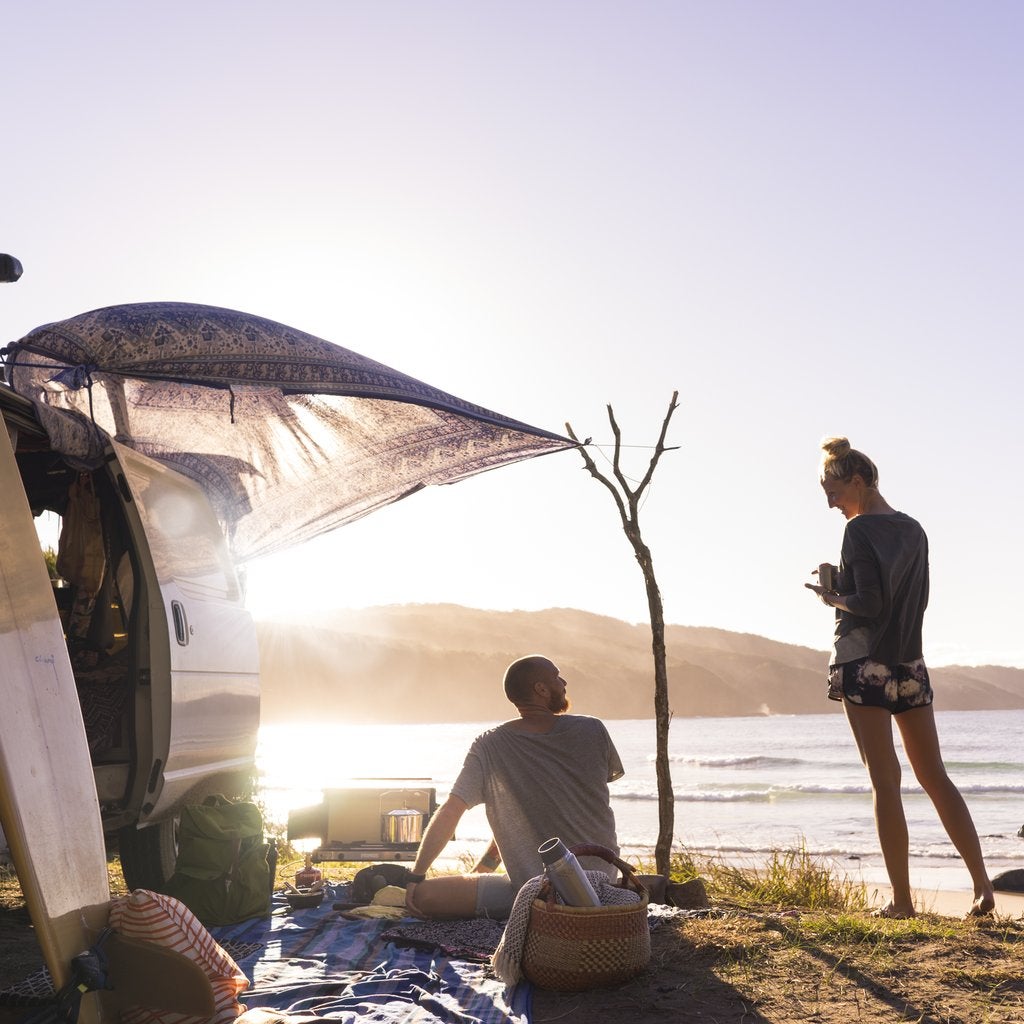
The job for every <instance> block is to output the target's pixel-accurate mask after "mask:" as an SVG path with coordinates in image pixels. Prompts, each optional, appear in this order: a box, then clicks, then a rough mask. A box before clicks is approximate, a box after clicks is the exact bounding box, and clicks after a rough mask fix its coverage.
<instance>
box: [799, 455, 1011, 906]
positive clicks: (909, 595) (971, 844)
mask: <svg viewBox="0 0 1024 1024" xmlns="http://www.w3.org/2000/svg"><path fill="white" fill-rule="evenodd" d="M821 447H822V449H823V452H824V455H823V456H822V461H821V486H822V487H823V488H824V491H825V497H826V498H827V499H828V507H829V508H837V509H839V511H840V512H841V513H842V514H843V516H844V518H845V519H846V521H847V522H846V530H845V532H844V534H843V548H842V556H841V559H840V564H839V567H838V570H835V567H834V566H828V565H823V566H821V567H820V571H821V578H820V579H819V583H818V585H814V584H810V583H808V584H806V585H807V586H808V587H810V589H811V590H813V591H814V592H815V593H816V594H818V595H819V596H820V597H821V600H822V601H824V603H825V604H827V605H829V607H831V608H835V609H836V633H835V645H834V650H835V653H834V656H833V658H832V664H831V666H830V668H829V694H828V695H829V697H830V698H831V699H832V700H841V701H842V702H843V707H844V709H845V711H846V718H847V721H848V722H849V723H850V728H851V729H852V731H853V736H854V739H855V740H856V741H857V748H858V750H859V751H860V756H861V760H862V761H863V762H864V767H865V768H867V771H868V775H869V777H870V779H871V788H872V791H873V794H874V806H875V825H876V827H877V829H878V839H879V842H880V844H881V847H882V856H883V858H884V860H885V868H886V872H887V873H888V875H889V882H890V883H891V885H892V900H891V901H890V902H889V903H888V904H887V905H886V906H884V907H883V908H882V909H880V910H878V911H876V914H877V915H878V916H879V917H894V918H903V917H913V916H914V914H915V909H914V901H913V897H912V895H911V891H910V864H909V857H910V854H909V838H908V835H907V820H906V816H905V814H904V811H903V799H902V796H901V794H900V764H899V759H898V758H897V755H896V750H895V746H894V744H893V735H892V719H893V718H895V720H896V724H897V726H898V727H899V730H900V736H901V738H902V740H903V749H904V750H905V751H906V754H907V759H908V760H909V761H910V765H911V767H912V768H913V770H914V775H915V776H917V781H918V782H920V784H921V786H922V788H923V789H924V791H925V792H926V793H927V794H928V796H929V798H930V799H931V801H932V803H933V804H934V805H935V809H936V811H937V812H938V815H939V820H940V821H941V822H942V825H943V827H944V828H945V830H946V832H947V833H948V835H949V838H950V840H951V841H952V843H953V845H954V846H955V847H956V849H957V851H958V852H959V854H960V856H961V857H962V858H963V861H964V864H965V865H966V867H967V870H968V871H969V872H970V874H971V878H972V880H973V882H974V902H973V903H972V905H971V909H970V911H969V914H973V915H982V914H989V913H991V912H992V910H993V908H994V907H995V896H994V891H993V889H992V883H991V881H989V877H988V874H987V872H986V870H985V862H984V860H983V858H982V854H981V843H980V842H979V840H978V833H977V830H976V829H975V827H974V822H973V821H972V820H971V814H970V811H969V810H968V809H967V805H966V804H965V803H964V799H963V797H962V796H961V795H960V791H959V790H958V789H957V788H956V786H955V785H954V784H953V782H952V781H951V780H950V778H949V776H948V775H947V774H946V768H945V765H944V764H943V763H942V755H941V753H940V751H939V739H938V735H937V733H936V731H935V716H934V712H933V710H932V688H931V683H930V681H929V679H928V669H927V668H926V667H925V664H924V658H923V656H922V647H921V626H922V623H923V620H924V610H925V607H926V606H927V604H928V538H927V537H926V536H925V533H924V530H923V529H921V526H920V524H919V523H917V522H916V521H915V520H913V519H911V518H910V516H908V515H905V514H904V513H903V512H897V511H895V509H893V508H892V507H890V505H889V503H888V502H887V501H886V500H885V499H884V498H883V497H882V495H881V494H880V493H879V491H878V470H877V469H876V468H875V464H874V463H873V462H872V461H871V460H870V459H869V458H868V457H867V456H866V455H864V454H863V453H862V452H859V451H857V450H855V449H853V448H851V447H850V442H849V441H848V440H847V439H846V438H845V437H830V438H827V439H826V440H824V441H823V442H822V444H821ZM830 570H834V572H832V573H830ZM830 574H831V575H832V576H833V579H832V580H831V581H830V580H829V579H828V578H827V577H828V575H830Z"/></svg>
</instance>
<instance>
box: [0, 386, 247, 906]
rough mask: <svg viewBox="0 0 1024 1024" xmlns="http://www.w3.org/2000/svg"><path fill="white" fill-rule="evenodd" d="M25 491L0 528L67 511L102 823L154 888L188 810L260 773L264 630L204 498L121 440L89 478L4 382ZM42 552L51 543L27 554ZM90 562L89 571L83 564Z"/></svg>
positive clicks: (142, 881)
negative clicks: (259, 630) (260, 637)
mask: <svg viewBox="0 0 1024 1024" xmlns="http://www.w3.org/2000/svg"><path fill="white" fill-rule="evenodd" d="M0 411H2V414H3V420H4V426H5V427H6V430H5V434H6V437H3V438H0V443H3V444H6V443H7V439H8V438H9V439H10V442H11V445H12V448H13V449H14V452H15V456H16V459H17V464H18V470H19V473H20V476H21V480H22V484H23V487H24V497H22V496H20V495H13V494H0V523H7V522H9V521H10V519H11V516H13V515H24V511H23V509H24V499H25V498H27V500H28V505H29V507H30V508H31V510H32V514H33V515H35V516H38V515H41V514H42V513H43V512H45V511H50V512H53V513H56V514H57V515H59V516H62V517H63V526H62V544H61V547H62V551H61V561H62V563H64V564H66V565H68V566H73V567H75V568H74V570H73V571H71V572H69V575H72V576H75V575H77V576H79V579H78V580H77V581H76V580H75V579H70V580H63V579H59V578H54V579H53V580H52V583H53V596H54V614H55V615H59V616H60V619H61V624H62V626H63V630H64V634H65V637H66V639H67V645H68V654H69V656H70V659H71V664H72V667H73V669H74V674H75V682H76V688H77V692H78V699H79V703H80V705H81V709H82V717H83V720H84V723H85V728H86V735H87V738H88V743H89V750H90V754H91V758H92V765H93V772H94V775H95V780H96V792H97V795H98V798H99V804H100V809H101V814H102V818H103V824H104V830H105V832H106V833H107V834H108V835H110V836H115V835H116V837H117V841H118V845H119V849H120V856H121V863H122V867H123V869H124V875H125V880H126V882H127V883H128V885H129V886H130V887H132V888H136V887H143V888H159V887H160V886H161V884H162V883H163V882H164V881H165V880H166V879H167V878H168V877H169V876H170V874H171V872H172V870H173V866H174V857H175V842H174V824H175V820H176V817H177V814H178V812H179V810H180V809H181V807H182V806H183V805H184V804H186V803H194V802H196V801H198V800H201V799H202V797H203V796H205V795H206V794H208V793H212V792H217V793H224V794H225V795H228V796H237V795H240V794H242V793H245V792H247V791H248V789H249V787H250V786H251V783H252V779H253V773H254V754H255V746H256V733H257V729H258V726H259V666H258V655H257V645H256V635H255V627H254V625H253V622H252V618H251V616H250V615H249V614H248V612H247V611H246V610H245V607H244V604H243V595H242V592H241V589H240V586H239V581H238V577H237V575H236V573H235V570H234V567H233V565H232V562H231V559H230V557H229V555H228V551H227V547H226V543H225V539H224V535H223V531H222V528H221V525H220V524H219V522H218V520H217V518H216V516H215V515H214V513H213V510H212V508H211V506H210V503H209V501H208V499H207V497H206V495H205V494H204V493H203V491H202V490H201V489H200V488H199V487H198V486H197V485H196V484H195V483H194V482H193V481H191V480H189V479H187V478H186V477H184V476H182V475H181V474H179V473H177V472H175V471H174V470H173V469H170V468H169V467H167V466H166V465H164V464H162V463H158V462H155V461H154V460H152V459H149V458H146V457H145V456H143V455H140V454H139V453H137V452H135V451H133V450H131V449H129V448H126V447H124V446H122V445H120V444H117V443H116V442H113V441H111V442H110V444H109V447H108V449H107V451H106V457H105V460H104V463H103V465H102V466H101V468H99V469H96V470H93V471H91V472H81V471H79V470H78V469H76V468H74V467H72V466H71V465H69V464H68V462H67V461H66V460H65V459H64V458H63V457H62V456H61V455H60V454H58V453H57V452H55V451H54V450H53V449H52V447H51V446H50V444H49V441H48V438H47V435H46V432H45V431H44V430H43V429H42V427H41V426H40V424H39V421H38V419H37V417H36V415H35V412H34V407H33V405H32V403H31V402H29V401H27V400H25V399H24V398H22V397H20V396H19V395H16V394H15V393H14V392H13V391H11V390H10V389H9V388H7V387H4V386H2V385H0ZM20 555H21V556H22V557H24V558H25V559H26V560H29V559H36V560H38V559H42V558H43V557H44V556H43V552H42V550H41V549H36V550H29V551H24V552H20ZM83 566H84V568H83Z"/></svg>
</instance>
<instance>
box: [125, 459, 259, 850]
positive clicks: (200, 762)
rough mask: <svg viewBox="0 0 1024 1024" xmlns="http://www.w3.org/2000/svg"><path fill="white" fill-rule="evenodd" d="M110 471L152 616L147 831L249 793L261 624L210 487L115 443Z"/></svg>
mask: <svg viewBox="0 0 1024 1024" xmlns="http://www.w3.org/2000/svg"><path fill="white" fill-rule="evenodd" d="M108 470H109V472H110V473H111V475H112V477H113V483H114V484H115V488H114V489H115V491H116V493H117V495H118V496H119V498H120V500H121V503H122V507H123V511H124V519H125V522H126V524H127V528H128V532H129V533H130V535H131V540H132V544H131V546H132V548H133V550H134V552H135V554H136V560H137V567H136V573H137V583H138V584H139V585H137V586H136V587H135V588H134V592H135V593H136V594H138V595H139V596H140V597H141V598H142V599H143V600H144V601H145V608H144V609H139V610H138V614H144V616H145V620H146V621H147V622H148V628H147V629H145V631H144V632H145V633H146V639H147V641H148V651H147V652H146V660H147V662H148V670H147V672H146V674H145V675H144V676H143V678H142V679H141V682H142V683H143V684H144V685H140V686H138V687H137V689H136V695H135V712H134V714H135V743H136V758H135V761H136V773H135V777H134V780H133V783H132V785H133V789H132V793H131V795H130V797H129V799H128V804H129V806H133V807H138V808H140V811H139V817H138V822H139V825H140V826H144V825H147V824H148V823H149V822H153V821H167V820H169V819H172V818H173V817H174V816H175V815H176V812H177V811H178V810H179V809H180V807H181V806H182V805H183V804H184V803H185V802H186V801H187V802H196V801H197V799H201V798H202V796H203V795H205V794H207V793H210V792H217V791H223V792H226V793H229V794H231V793H239V792H242V791H244V789H245V785H246V783H247V782H248V781H249V775H250V773H251V771H252V764H253V757H254V753H255V741H256V731H257V728H258V726H259V664H258V653H257V643H256V630H255V626H254V624H253V621H252V617H251V616H250V615H249V613H248V612H247V611H246V610H245V607H244V605H243V595H242V592H241V588H240V586H239V582H238V577H237V575H236V573H235V570H234V566H233V564H232V561H231V558H230V556H229V554H228V550H227V545H226V542H225V540H224V532H223V528H222V526H221V524H220V523H219V522H218V520H217V518H216V516H215V515H214V513H213V509H212V508H211V506H210V502H209V500H208V499H207V497H206V495H205V494H204V492H203V490H202V489H201V488H200V487H199V486H198V485H197V484H196V483H194V482H193V481H192V480H189V479H188V478H187V477H185V476H183V475H182V474H180V473H178V472H176V471H174V470H172V469H170V468H169V467H167V466H165V465H163V464H162V463H159V462H156V461H155V460H153V459H150V458H147V457H146V456H144V455H140V454H139V453H138V452H135V451H132V449H130V448H126V447H125V446H124V445H120V444H118V443H117V442H111V448H110V452H109V456H108ZM197 788H198V791H197ZM145 831H147V832H148V831H149V829H145ZM123 835H124V833H122V836H123ZM138 838H139V840H140V841H142V842H145V841H146V840H152V841H156V840H157V837H156V836H155V835H154V836H139V837H138ZM129 843H130V840H129ZM166 866H167V865H164V868H165V869H166Z"/></svg>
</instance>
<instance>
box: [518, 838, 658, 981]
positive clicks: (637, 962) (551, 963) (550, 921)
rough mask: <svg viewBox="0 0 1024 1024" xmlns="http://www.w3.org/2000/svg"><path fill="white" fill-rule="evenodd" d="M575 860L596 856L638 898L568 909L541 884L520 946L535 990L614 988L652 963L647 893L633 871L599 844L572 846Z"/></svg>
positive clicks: (548, 886) (523, 962)
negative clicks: (619, 875) (612, 868)
mask: <svg viewBox="0 0 1024 1024" xmlns="http://www.w3.org/2000/svg"><path fill="white" fill-rule="evenodd" d="M572 852H573V853H574V854H575V855H576V856H577V857H601V858H603V859H604V860H606V861H608V863H609V864H614V865H615V866H616V867H617V868H618V869H619V871H621V872H622V881H621V882H620V883H619V884H620V886H621V887H622V888H624V889H632V890H633V891H634V892H636V893H638V894H639V896H640V900H639V902H637V903H630V904H627V905H625V906H610V907H567V906H564V905H563V904H561V903H556V902H555V894H554V890H553V889H552V887H551V884H550V882H545V884H544V886H543V887H542V888H541V891H540V893H539V895H538V897H537V899H535V900H534V901H533V906H532V907H531V908H530V925H529V928H528V929H527V932H526V941H525V943H524V945H523V959H522V971H523V975H524V977H525V978H526V979H527V980H528V981H531V982H532V983H533V984H534V985H536V986H537V987H538V988H545V989H554V990H556V991H561V992H581V991H583V990H584V989H588V988H601V987H602V986H605V985H617V984H619V983H620V982H623V981H628V980H629V979H630V978H632V977H634V975H637V974H639V973H640V972H641V971H642V970H643V969H644V968H645V967H646V966H647V962H648V961H649V960H650V959H651V933H650V931H649V929H648V927H647V901H648V895H647V890H646V889H645V888H644V887H643V885H642V884H641V883H640V882H639V881H638V880H637V878H636V875H635V874H634V872H633V869H632V868H631V867H630V866H629V865H628V864H626V863H625V862H624V861H621V860H619V858H618V857H616V856H615V854H613V853H612V851H611V850H609V849H607V848H606V847H604V846H591V845H585V846H574V847H572Z"/></svg>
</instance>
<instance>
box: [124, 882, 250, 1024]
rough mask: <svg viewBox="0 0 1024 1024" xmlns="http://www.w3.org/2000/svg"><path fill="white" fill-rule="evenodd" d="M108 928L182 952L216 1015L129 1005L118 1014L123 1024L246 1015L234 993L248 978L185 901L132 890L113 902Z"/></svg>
mask: <svg viewBox="0 0 1024 1024" xmlns="http://www.w3.org/2000/svg"><path fill="white" fill-rule="evenodd" d="M110 927H111V928H113V929H114V931H116V932H119V933H120V934H121V935H126V936H128V937H129V938H132V939H143V940H145V941H146V942H152V943H154V944H156V945H158V946H166V947H168V948H169V949H173V950H176V951H177V952H179V953H182V954H184V955H185V956H187V957H188V958H189V959H190V960H194V961H195V962H196V963H197V964H199V966H200V967H202V969H203V973H204V974H205V975H206V976H207V977H208V978H209V979H210V985H211V987H212V988H213V1003H214V1011H213V1016H212V1017H210V1018H209V1019H208V1020H207V1019H206V1018H204V1017H193V1016H190V1015H188V1014H184V1013H168V1012H164V1011H160V1010H151V1009H148V1008H146V1007H142V1006H128V1007H125V1008H124V1009H123V1010H122V1011H121V1021H122V1022H123V1024H232V1022H233V1021H234V1020H235V1018H236V1017H238V1016H239V1015H240V1014H242V1013H244V1012H245V1007H244V1006H243V1005H242V1004H241V1003H239V1001H238V995H239V993H241V992H242V991H244V990H245V989H246V988H247V987H248V985H249V979H248V978H246V976H245V975H244V974H243V973H242V970H241V968H239V966H238V964H236V963H235V961H234V960H232V959H231V957H230V956H229V955H228V954H227V953H226V952H225V951H224V950H223V949H222V948H221V946H220V945H218V943H217V940H216V939H214V937H213V936H212V935H211V934H210V933H209V932H208V931H207V930H206V928H204V927H203V925H202V924H200V922H199V919H198V918H197V917H196V916H195V914H193V913H192V911H191V910H189V909H188V907H186V906H185V904H184V903H182V902H180V901H179V900H176V899H174V898H173V897H172V896H165V895H163V893H159V892H150V891H149V890H148V889H136V890H135V891H134V892H133V893H132V894H131V895H130V896H122V897H121V898H119V899H116V900H114V902H113V904H112V905H111V909H110Z"/></svg>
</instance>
